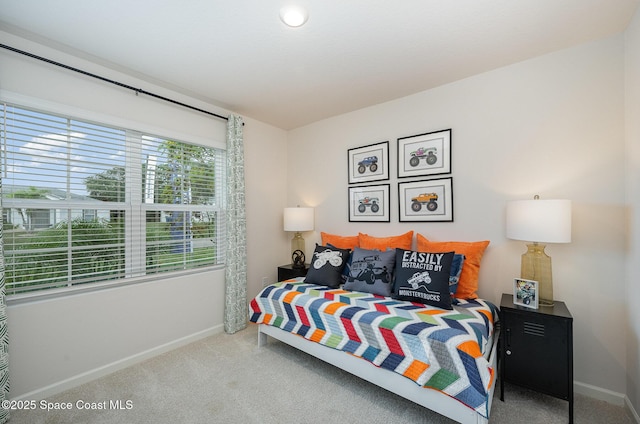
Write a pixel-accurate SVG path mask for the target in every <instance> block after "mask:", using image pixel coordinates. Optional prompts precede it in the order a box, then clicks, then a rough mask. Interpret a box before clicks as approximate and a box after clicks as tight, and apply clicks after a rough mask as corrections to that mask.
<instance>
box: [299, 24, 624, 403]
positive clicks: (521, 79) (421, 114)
mask: <svg viewBox="0 0 640 424" xmlns="http://www.w3.org/2000/svg"><path fill="white" fill-rule="evenodd" d="M623 55H624V49H623V37H622V36H616V37H612V38H608V39H604V40H600V41H595V42H592V43H588V44H584V45H581V46H578V47H575V48H571V49H568V50H563V51H559V52H556V53H553V54H548V55H545V56H542V57H538V58H535V59H532V60H527V61H524V62H521V63H518V64H515V65H512V66H508V67H504V68H500V69H496V70H494V71H491V72H487V73H485V74H481V75H477V76H474V77H471V78H468V79H465V80H462V81H459V82H455V83H452V84H449V85H446V86H442V87H439V88H435V89H432V90H428V91H425V92H421V93H417V94H415V95H412V96H408V97H405V98H401V99H398V100H395V101H392V102H388V103H384V104H379V105H376V106H373V107H369V108H366V109H362V110H359V111H355V112H353V113H348V114H344V115H339V116H336V117H333V118H330V119H327V120H323V121H320V122H316V123H314V124H311V125H309V126H306V127H303V128H298V129H296V130H293V131H291V132H290V134H289V157H290V158H296V159H295V160H294V159H290V160H289V162H288V176H289V191H288V202H289V204H296V203H300V204H301V205H308V206H313V207H315V208H316V228H315V232H313V233H307V234H305V239H306V240H307V251H312V249H313V243H315V242H316V241H318V242H319V241H320V231H326V232H330V233H337V234H343V235H351V234H357V233H358V232H366V233H369V234H371V235H379V236H384V235H394V234H400V233H404V232H406V231H408V230H415V231H416V232H419V233H422V234H424V235H426V236H427V237H429V238H431V239H434V240H468V241H469V240H485V239H486V240H490V241H491V244H490V246H489V247H488V249H487V251H486V254H485V257H484V259H483V265H482V269H481V272H480V295H481V296H483V297H485V298H487V299H490V300H492V301H494V302H498V301H499V298H500V294H501V293H503V292H511V290H512V288H511V287H512V286H511V284H512V279H513V277H516V276H518V275H519V271H520V255H521V254H522V253H523V252H524V250H525V245H524V243H523V242H519V241H512V240H508V239H506V237H505V230H504V220H505V218H504V209H505V204H506V202H507V201H508V200H512V199H530V198H532V197H533V195H534V194H539V195H540V196H541V197H542V198H567V199H570V200H572V201H573V241H572V243H570V244H557V245H549V246H548V247H547V251H548V253H549V254H550V255H551V256H552V258H553V271H554V281H555V284H554V290H555V297H556V298H557V299H559V300H563V301H565V302H566V303H567V305H568V307H569V309H570V310H571V312H572V314H573V317H574V343H575V345H574V347H575V351H574V352H575V354H574V360H575V380H576V382H577V389H578V390H580V391H582V392H586V393H589V394H591V395H595V396H599V397H602V398H605V399H607V400H611V401H614V402H618V403H621V402H622V399H623V398H624V397H623V394H624V393H625V392H626V389H627V388H626V378H625V376H626V372H625V367H626V365H627V360H626V356H627V351H626V348H625V344H626V339H625V336H626V324H625V323H626V319H627V315H626V300H625V283H624V276H625V275H624V274H625V273H624V265H625V233H626V226H625V219H624V217H625V209H624V203H625V191H624V181H625V179H624V168H623V167H622V166H621V164H622V163H623V161H624V109H623V108H624V91H623V81H624V79H623V57H624V56H623ZM399 66H401V64H399ZM447 128H451V129H452V131H453V132H452V140H453V141H452V157H453V163H452V176H453V193H454V213H455V221H454V222H453V223H399V222H398V206H397V184H396V183H397V181H398V179H397V166H396V163H395V161H396V147H397V142H396V139H397V138H398V137H403V136H410V135H414V134H419V133H423V132H428V131H436V130H440V129H447ZM385 140H388V141H389V142H390V164H391V166H390V169H391V179H390V184H391V222H390V223H384V224H381V223H349V222H348V215H347V149H349V148H352V147H359V146H364V145H367V144H372V143H377V142H380V141H385ZM383 183H384V182H383ZM594 311H599V313H597V314H594V313H593V312H594Z"/></svg>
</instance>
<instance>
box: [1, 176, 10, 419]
mask: <svg viewBox="0 0 640 424" xmlns="http://www.w3.org/2000/svg"><path fill="white" fill-rule="evenodd" d="M0 198H2V179H1V178H0ZM0 206H1V205H0ZM2 222H3V219H0V402H2V401H4V400H8V399H9V338H8V333H7V306H6V303H5V288H4V248H3V246H4V242H3V238H2ZM8 420H9V409H8V408H6V407H5V402H2V406H1V407H0V423H6V422H7V421H8Z"/></svg>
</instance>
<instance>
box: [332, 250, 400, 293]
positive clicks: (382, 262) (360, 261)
mask: <svg viewBox="0 0 640 424" xmlns="http://www.w3.org/2000/svg"><path fill="white" fill-rule="evenodd" d="M395 263H396V251H395V249H393V250H386V251H384V252H383V251H380V250H377V249H374V250H367V249H360V248H359V247H356V248H354V250H353V253H352V254H351V266H350V268H349V275H347V281H346V282H345V283H344V289H345V290H355V291H360V292H365V293H371V294H379V295H381V296H391V279H392V276H393V268H394V266H395Z"/></svg>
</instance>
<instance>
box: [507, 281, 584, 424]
mask: <svg viewBox="0 0 640 424" xmlns="http://www.w3.org/2000/svg"><path fill="white" fill-rule="evenodd" d="M500 321H501V333H500V343H501V345H502V348H501V350H500V359H501V366H500V400H502V401H504V382H505V381H508V382H510V383H514V384H517V385H519V386H522V387H526V388H528V389H531V390H535V391H537V392H540V393H545V394H547V395H550V396H553V397H556V398H559V399H563V400H567V401H569V423H570V424H572V423H573V317H572V316H571V313H570V312H569V309H567V305H565V303H564V302H560V301H557V300H556V301H554V305H553V306H540V308H539V309H531V308H526V307H524V306H520V305H514V303H513V295H512V294H506V293H505V294H503V295H502V301H501V302H500Z"/></svg>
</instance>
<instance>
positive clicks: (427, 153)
mask: <svg viewBox="0 0 640 424" xmlns="http://www.w3.org/2000/svg"><path fill="white" fill-rule="evenodd" d="M436 153H438V149H436V148H435V147H429V148H424V147H419V148H418V150H415V151H413V152H411V153H410V155H411V159H409V165H411V166H413V167H416V166H418V165H419V164H420V159H426V161H427V164H428V165H433V164H435V163H436V162H437V161H438V157H437V156H436Z"/></svg>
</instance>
